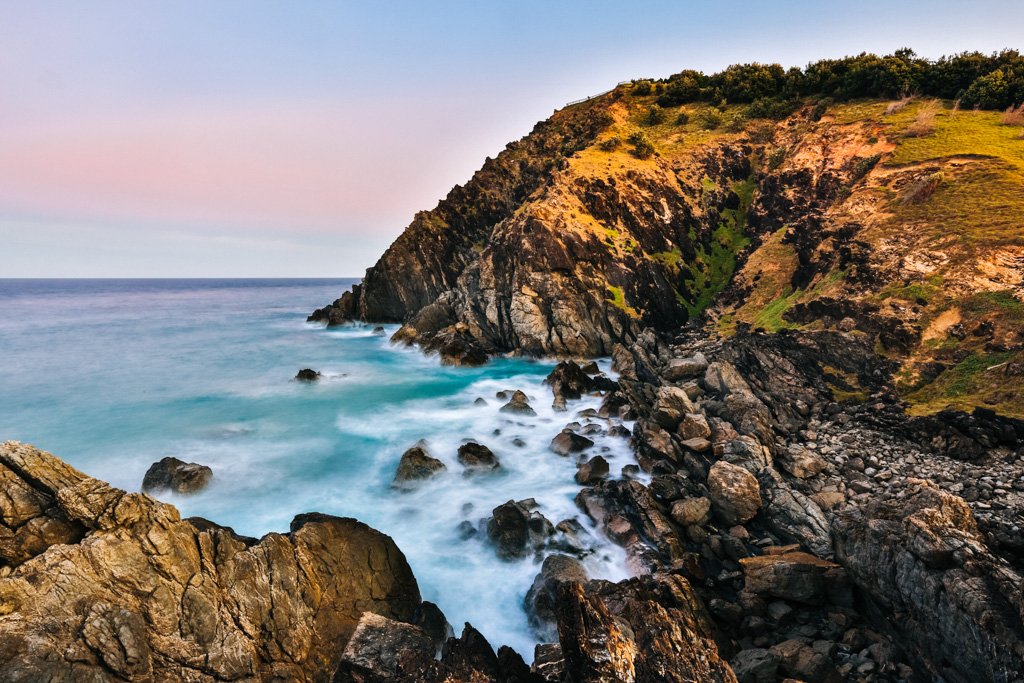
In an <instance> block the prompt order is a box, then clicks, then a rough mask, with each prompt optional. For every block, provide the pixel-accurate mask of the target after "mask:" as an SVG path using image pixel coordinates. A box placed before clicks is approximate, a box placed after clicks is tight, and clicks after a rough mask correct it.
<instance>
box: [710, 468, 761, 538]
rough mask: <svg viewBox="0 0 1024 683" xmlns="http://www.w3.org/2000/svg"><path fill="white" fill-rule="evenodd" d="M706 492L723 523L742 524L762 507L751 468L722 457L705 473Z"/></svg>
mask: <svg viewBox="0 0 1024 683" xmlns="http://www.w3.org/2000/svg"><path fill="white" fill-rule="evenodd" d="M708 492H709V493H708V495H709V496H710V498H711V502H712V504H713V505H714V507H715V512H716V513H717V514H719V515H721V517H722V519H723V520H724V521H725V523H726V524H743V523H744V522H749V521H750V520H751V519H753V518H754V516H755V515H757V511H758V510H759V509H760V508H761V490H760V488H759V487H758V483H757V478H756V477H754V475H752V474H751V473H750V472H748V471H747V470H745V469H743V468H742V467H739V466H737V465H732V464H730V463H728V462H726V461H724V460H719V461H718V462H716V463H715V464H714V465H713V466H712V467H711V470H710V471H709V473H708Z"/></svg>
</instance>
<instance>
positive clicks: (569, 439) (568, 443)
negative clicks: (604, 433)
mask: <svg viewBox="0 0 1024 683" xmlns="http://www.w3.org/2000/svg"><path fill="white" fill-rule="evenodd" d="M593 445H594V442H593V441H591V440H590V439H588V438H587V437H585V436H580V435H579V434H577V433H576V432H574V431H572V430H571V429H563V430H562V431H561V432H559V433H558V434H556V435H555V438H553V439H551V450H552V451H554V452H555V453H558V454H559V455H570V454H572V453H582V452H583V451H585V450H587V449H588V448H590V447H591V446H593Z"/></svg>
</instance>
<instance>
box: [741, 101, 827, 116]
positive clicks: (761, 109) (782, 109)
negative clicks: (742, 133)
mask: <svg viewBox="0 0 1024 683" xmlns="http://www.w3.org/2000/svg"><path fill="white" fill-rule="evenodd" d="M798 106H800V102H799V101H797V100H784V99H782V98H779V97H761V98H759V99H756V100H754V101H753V102H751V103H750V104H749V105H747V108H746V110H745V111H744V113H745V114H746V116H747V118H751V119H773V120H775V121H781V120H782V119H784V118H786V117H787V116H789V115H790V114H792V113H793V112H794V111H795V110H796V108H797V107H798ZM818 118H821V117H820V116H819V117H818Z"/></svg>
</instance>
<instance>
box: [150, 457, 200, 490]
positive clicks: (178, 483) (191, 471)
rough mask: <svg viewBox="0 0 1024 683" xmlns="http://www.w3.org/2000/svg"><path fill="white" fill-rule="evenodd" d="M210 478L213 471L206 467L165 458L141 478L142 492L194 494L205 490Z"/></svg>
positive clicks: (151, 466)
mask: <svg viewBox="0 0 1024 683" xmlns="http://www.w3.org/2000/svg"><path fill="white" fill-rule="evenodd" d="M212 478H213V470H211V469H210V468H209V467H207V466H206V465H200V464H198V463H194V462H184V461H182V460H178V459H177V458H171V457H167V458H162V459H161V460H160V461H159V462H155V463H153V464H152V465H150V466H149V469H148V470H146V476H144V477H143V478H142V490H143V491H145V492H146V493H150V492H157V491H173V492H175V493H196V492H198V491H201V490H203V489H204V488H206V485H207V484H209V483H210V480H211V479H212Z"/></svg>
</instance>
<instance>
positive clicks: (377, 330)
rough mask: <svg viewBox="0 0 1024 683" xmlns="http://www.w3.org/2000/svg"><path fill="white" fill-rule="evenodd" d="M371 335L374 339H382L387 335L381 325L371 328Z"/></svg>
mask: <svg viewBox="0 0 1024 683" xmlns="http://www.w3.org/2000/svg"><path fill="white" fill-rule="evenodd" d="M372 334H373V336H374V337H383V336H386V335H387V331H386V330H385V329H384V327H383V326H382V325H377V326H376V327H374V328H373V332H372Z"/></svg>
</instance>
